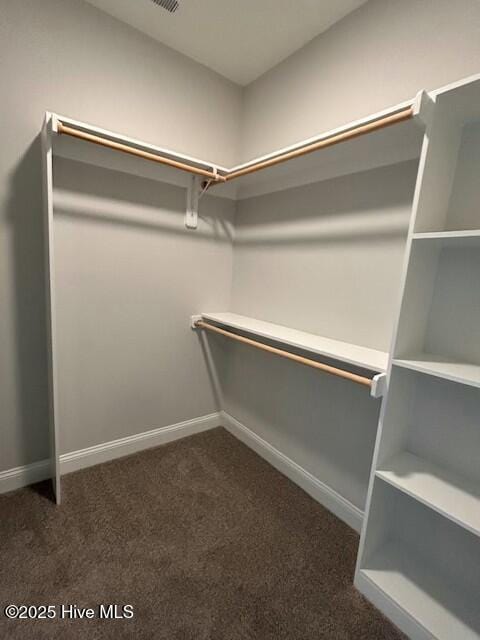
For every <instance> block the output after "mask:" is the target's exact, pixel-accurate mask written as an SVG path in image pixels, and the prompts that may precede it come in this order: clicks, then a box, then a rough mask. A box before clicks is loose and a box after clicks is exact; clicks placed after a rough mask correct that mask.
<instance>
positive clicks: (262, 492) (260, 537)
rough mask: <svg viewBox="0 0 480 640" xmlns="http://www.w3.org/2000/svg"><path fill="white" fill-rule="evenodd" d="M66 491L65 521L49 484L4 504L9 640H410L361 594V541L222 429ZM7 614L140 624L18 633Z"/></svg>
mask: <svg viewBox="0 0 480 640" xmlns="http://www.w3.org/2000/svg"><path fill="white" fill-rule="evenodd" d="M63 488H64V494H63V496H64V503H63V505H62V506H61V507H60V508H57V507H55V506H54V505H53V504H52V503H51V502H50V501H49V499H48V497H47V491H48V484H46V483H42V484H39V485H36V486H35V487H31V488H27V489H22V490H20V491H17V492H15V493H11V494H9V495H4V496H1V497H0V605H1V612H0V638H5V639H8V640H15V639H21V640H29V639H35V640H42V639H47V638H48V640H52V639H54V638H62V640H63V639H65V638H68V639H70V638H82V639H83V638H87V639H88V640H96V639H104V638H112V639H113V638H114V639H115V640H116V639H120V638H140V639H146V638H149V639H152V640H177V639H178V640H206V639H208V640H250V639H255V640H282V639H284V638H288V639H290V640H294V639H295V640H296V639H298V640H300V639H301V640H310V639H312V640H313V639H319V638H328V639H333V640H348V639H352V640H353V639H354V640H362V639H364V640H376V639H378V640H398V639H400V638H403V636H402V635H401V634H400V633H399V632H398V631H397V630H395V629H394V628H393V627H392V626H391V625H390V624H389V623H388V622H387V621H386V620H385V619H384V618H383V617H382V616H381V615H380V614H379V613H378V612H377V611H376V610H375V609H374V608H373V607H372V606H370V604H368V603H367V601H366V600H364V599H363V597H362V596H360V594H359V593H357V592H356V590H355V589H354V587H353V585H352V580H353V571H354V565H355V556H356V552H357V545H358V536H357V535H356V534H355V533H354V532H353V531H351V530H350V529H349V528H348V527H347V526H346V525H344V524H343V523H342V522H340V521H339V520H337V519H336V518H335V517H334V516H333V515H331V514H330V513H329V512H327V511H326V510H325V509H323V508H322V507H321V506H320V505H318V504H317V503H316V502H314V501H313V500H312V499H311V498H310V497H309V496H307V495H306V494H305V493H304V492H303V491H301V490H300V489H299V488H297V487H296V486H295V485H294V484H292V483H291V482H290V481H289V480H287V479H286V478H284V477H283V476H282V475H281V474H280V473H278V472H277V471H276V470H274V469H273V468H272V467H270V466H269V465H268V464H267V463H266V462H264V461H263V460H262V459H261V458H259V457H258V456H257V455H256V454H255V453H253V452H252V451H250V450H249V449H248V448H246V447H245V446H244V445H243V444H241V443H240V442H238V441H237V440H236V439H234V438H233V437H232V436H230V435H229V434H228V433H227V432H226V431H224V430H223V429H215V430H213V431H209V432H206V433H202V434H199V435H196V436H192V437H190V438H186V439H184V440H180V441H178V442H174V443H171V444H168V445H165V446H163V447H159V448H157V449H152V450H149V451H146V452H142V453H139V454H137V455H134V456H131V457H129V458H124V459H122V460H117V461H114V462H110V463H107V464H103V465H100V466H97V467H93V468H90V469H86V470H83V471H79V472H77V473H74V474H70V475H68V476H65V477H64V479H63ZM10 603H14V604H32V605H40V604H44V605H48V604H54V605H60V604H71V605H77V607H92V608H96V607H97V606H98V605H99V604H101V603H103V604H110V603H112V604H118V605H127V604H128V605H132V606H133V609H134V617H133V618H132V619H125V620H121V619H117V620H99V619H98V617H95V618H94V619H87V620H85V619H84V620H78V619H77V620H67V619H64V620H61V619H58V618H57V619H55V620H36V621H33V622H30V621H28V620H7V619H5V617H4V615H3V610H4V606H5V605H7V604H10ZM56 615H57V616H58V615H59V608H57V609H56ZM95 615H97V610H96V611H95Z"/></svg>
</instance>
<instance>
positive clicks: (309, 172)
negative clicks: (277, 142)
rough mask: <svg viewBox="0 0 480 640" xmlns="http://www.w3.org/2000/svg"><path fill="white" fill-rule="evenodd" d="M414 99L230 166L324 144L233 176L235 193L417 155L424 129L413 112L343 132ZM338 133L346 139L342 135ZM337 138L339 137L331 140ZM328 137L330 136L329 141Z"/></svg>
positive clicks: (402, 107) (389, 113)
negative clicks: (255, 169)
mask: <svg viewBox="0 0 480 640" xmlns="http://www.w3.org/2000/svg"><path fill="white" fill-rule="evenodd" d="M419 97H420V96H419ZM414 104H415V103H414V101H409V102H405V103H402V104H399V105H396V106H395V107H392V108H390V109H386V110H385V111H381V112H379V113H375V114H372V115H370V116H367V117H366V118H362V119H360V120H356V121H354V122H350V123H348V124H346V125H343V126H341V127H338V128H336V129H332V130H331V131H326V132H324V133H321V134H319V135H317V136H315V137H313V138H310V139H308V140H304V141H302V142H299V143H296V144H293V145H291V146H289V147H286V148H284V149H279V150H277V151H274V152H273V153H270V154H268V155H265V156H262V157H260V158H255V159H253V160H251V161H249V162H246V163H244V164H241V165H238V166H236V167H233V168H232V169H230V171H229V174H234V173H237V172H241V171H243V170H244V169H248V168H249V167H250V166H251V165H256V164H258V163H263V162H265V161H267V162H268V161H270V160H273V159H275V158H277V157H279V156H282V155H283V154H289V153H290V152H295V151H296V150H297V149H302V148H305V147H308V146H310V145H315V144H317V143H320V144H322V143H325V145H326V146H325V148H320V149H319V150H317V151H314V152H312V153H308V154H307V155H301V156H299V157H296V158H292V159H289V160H288V161H287V162H283V163H281V164H276V165H274V166H271V167H266V168H263V169H262V170H261V171H258V172H255V173H250V174H248V175H245V176H239V177H237V178H235V181H234V182H235V184H236V190H237V191H236V197H237V199H238V200H243V199H246V198H250V197H253V196H258V195H263V194H267V193H273V192H275V191H282V190H284V189H289V188H292V187H297V186H301V185H306V184H311V183H314V182H320V181H322V180H330V179H332V178H336V177H340V176H344V175H348V174H352V173H358V172H361V171H368V170H370V169H375V168H378V167H382V166H387V165H391V164H396V163H399V162H403V161H407V160H413V159H416V158H418V157H419V156H420V150H421V145H422V139H423V133H424V131H423V126H422V125H421V123H420V126H419V122H418V121H417V119H416V118H414V117H407V118H406V119H404V120H399V121H398V122H395V120H392V122H393V124H390V125H388V126H385V127H381V128H378V129H372V130H371V131H369V132H368V133H364V134H361V135H356V134H355V135H354V136H352V137H351V138H349V137H347V136H348V135H349V133H350V132H354V131H356V130H362V128H364V127H365V128H367V127H369V126H370V125H375V123H377V122H382V121H388V119H390V118H392V119H394V118H395V117H396V116H397V115H399V114H401V113H403V112H405V111H408V110H409V109H412V108H413V105H414ZM343 136H345V140H342V137H343ZM337 140H339V142H336V141H337ZM332 141H334V142H333V144H331V145H330V142H332ZM216 189H217V187H215V190H216Z"/></svg>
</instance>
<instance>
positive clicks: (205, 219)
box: [54, 159, 234, 452]
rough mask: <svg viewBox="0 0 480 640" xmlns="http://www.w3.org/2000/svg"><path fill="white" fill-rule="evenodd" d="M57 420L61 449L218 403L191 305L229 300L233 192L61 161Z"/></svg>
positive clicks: (195, 308)
mask: <svg viewBox="0 0 480 640" xmlns="http://www.w3.org/2000/svg"><path fill="white" fill-rule="evenodd" d="M54 176H55V190H54V211H55V223H54V224H55V245H56V256H55V261H56V263H55V281H56V311H57V314H56V317H57V341H58V397H59V415H58V424H59V425H60V426H61V447H62V452H70V451H76V450H78V449H83V448H85V447H88V446H92V445H95V444H100V443H102V442H108V441H110V440H114V439H116V438H122V437H124V436H129V435H133V434H134V433H138V432H142V431H148V430H149V429H152V428H155V427H157V426H163V425H169V424H175V423H177V422H180V421H183V420H188V419H191V418H196V417H198V416H202V415H207V414H209V413H212V412H213V411H217V410H218V409H219V406H218V405H216V402H215V397H214V393H213V389H212V386H211V384H210V380H209V376H208V371H207V368H206V360H205V357H204V353H203V351H202V349H201V348H200V343H199V340H198V334H197V333H196V332H194V331H192V330H191V328H190V323H189V319H190V315H192V313H195V312H198V311H199V310H200V309H205V308H227V307H228V305H229V304H230V286H231V277H232V243H231V232H232V221H233V213H234V202H233V201H231V200H226V199H222V198H217V197H205V198H204V199H202V202H201V209H200V221H199V226H198V229H197V230H196V231H194V232H192V231H187V230H186V229H185V226H184V217H185V190H184V189H183V188H181V187H176V186H173V185H167V184H162V183H158V182H157V181H154V180H147V179H142V178H139V177H137V176H131V175H128V174H124V175H121V174H119V173H118V172H115V171H110V170H108V169H99V168H98V167H94V166H92V165H88V164H84V163H80V162H74V161H71V160H65V159H58V160H56V161H55V163H54Z"/></svg>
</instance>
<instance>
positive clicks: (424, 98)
mask: <svg viewBox="0 0 480 640" xmlns="http://www.w3.org/2000/svg"><path fill="white" fill-rule="evenodd" d="M434 106H435V102H434V101H433V100H432V98H431V97H430V96H429V94H428V93H427V92H426V91H425V89H422V91H419V92H418V93H417V95H416V96H415V100H414V101H413V119H414V120H415V122H417V124H419V125H420V126H421V127H422V128H427V127H428V126H429V125H430V122H431V121H432V117H433V108H434Z"/></svg>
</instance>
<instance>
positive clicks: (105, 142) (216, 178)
mask: <svg viewBox="0 0 480 640" xmlns="http://www.w3.org/2000/svg"><path fill="white" fill-rule="evenodd" d="M58 133H65V134H67V135H69V136H73V137H74V138H80V140H86V141H87V142H93V143H94V144H98V145H100V146H102V147H108V148H109V149H115V150H116V151H123V152H124V153H129V154H130V155H132V156H137V157H139V158H144V159H145V160H152V161H153V162H158V163H160V164H165V165H167V166H169V167H174V168H175V169H180V170H181V171H187V172H188V173H194V174H196V175H198V176H203V177H205V178H208V179H209V180H212V181H213V182H225V178H224V176H221V175H219V174H218V173H214V172H213V171H207V170H206V169H200V168H199V167H194V166H192V165H189V164H186V163H184V162H179V161H178V160H172V159H171V158H167V157H166V156H161V155H158V154H156V153H150V152H149V151H143V150H142V149H136V148H135V147H130V146H128V145H127V144H123V143H121V142H114V141H113V140H109V139H108V138H101V137H100V136H95V135H93V134H91V133H87V132H86V131H81V130H80V129H74V128H73V127H68V126H67V125H64V124H63V123H62V122H60V121H59V122H58Z"/></svg>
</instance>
